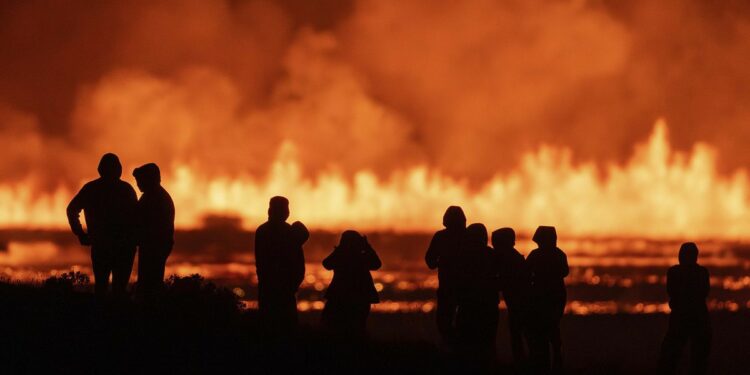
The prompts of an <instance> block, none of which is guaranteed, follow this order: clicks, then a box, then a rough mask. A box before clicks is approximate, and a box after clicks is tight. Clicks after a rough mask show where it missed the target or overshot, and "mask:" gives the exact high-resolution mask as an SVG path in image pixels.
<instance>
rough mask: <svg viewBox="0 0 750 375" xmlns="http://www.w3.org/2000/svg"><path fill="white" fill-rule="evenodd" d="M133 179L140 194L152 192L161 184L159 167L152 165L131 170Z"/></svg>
mask: <svg viewBox="0 0 750 375" xmlns="http://www.w3.org/2000/svg"><path fill="white" fill-rule="evenodd" d="M133 177H135V183H136V185H138V189H139V190H140V191H142V192H146V191H149V190H153V189H155V188H157V187H159V185H160V184H161V172H160V171H159V166H158V165H156V164H154V163H148V164H144V165H142V166H140V167H138V168H136V169H134V170H133Z"/></svg>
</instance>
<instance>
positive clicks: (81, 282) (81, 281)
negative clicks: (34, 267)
mask: <svg viewBox="0 0 750 375" xmlns="http://www.w3.org/2000/svg"><path fill="white" fill-rule="evenodd" d="M89 281H90V280H89V276H88V275H86V274H85V273H81V272H80V271H70V272H64V273H61V274H60V275H57V276H50V277H49V278H47V279H46V280H44V282H42V287H43V288H44V289H46V290H48V291H56V292H62V293H70V292H73V290H74V289H76V288H85V287H87V286H88V285H89Z"/></svg>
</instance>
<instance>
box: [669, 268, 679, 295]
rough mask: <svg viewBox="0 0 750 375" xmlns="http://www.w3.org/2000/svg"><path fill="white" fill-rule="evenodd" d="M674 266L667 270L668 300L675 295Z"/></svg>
mask: <svg viewBox="0 0 750 375" xmlns="http://www.w3.org/2000/svg"><path fill="white" fill-rule="evenodd" d="M674 274H675V268H674V267H672V268H670V269H669V271H667V296H668V297H669V299H670V302H671V300H672V299H674V298H675V296H676V295H677V285H676V283H675V276H674Z"/></svg>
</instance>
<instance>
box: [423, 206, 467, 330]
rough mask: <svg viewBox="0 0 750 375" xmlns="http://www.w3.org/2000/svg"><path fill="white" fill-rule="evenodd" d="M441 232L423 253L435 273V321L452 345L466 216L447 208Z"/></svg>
mask: <svg viewBox="0 0 750 375" xmlns="http://www.w3.org/2000/svg"><path fill="white" fill-rule="evenodd" d="M443 226H444V227H445V229H442V230H439V231H438V232H436V233H435V235H434V236H433V237H432V240H431V241H430V246H429V247H428V248H427V253H426V254H425V262H426V263H427V267H429V268H430V269H431V270H434V269H435V268H437V270H438V283H439V284H438V290H437V312H436V317H435V318H436V322H437V326H438V331H439V332H440V336H441V337H442V339H443V341H444V342H445V343H447V344H449V345H452V344H453V343H454V341H455V339H456V328H455V322H456V309H457V308H458V278H459V272H458V257H459V253H460V249H461V244H462V243H463V240H464V236H465V233H466V215H464V211H463V210H462V209H461V207H458V206H450V207H448V209H447V210H445V214H444V215H443Z"/></svg>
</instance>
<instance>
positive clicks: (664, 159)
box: [0, 120, 750, 238]
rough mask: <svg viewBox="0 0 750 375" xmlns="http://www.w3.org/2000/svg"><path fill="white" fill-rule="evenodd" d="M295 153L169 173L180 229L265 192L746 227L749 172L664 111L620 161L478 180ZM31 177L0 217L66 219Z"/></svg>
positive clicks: (288, 149) (648, 227) (337, 224)
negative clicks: (305, 167) (345, 164)
mask: <svg viewBox="0 0 750 375" xmlns="http://www.w3.org/2000/svg"><path fill="white" fill-rule="evenodd" d="M294 154H295V153H294V145H292V144H291V143H288V142H287V143H285V144H284V146H282V148H281V150H280V152H279V155H278V157H277V158H276V161H275V162H274V163H273V166H272V168H271V172H270V173H269V175H268V176H266V177H265V178H255V177H252V176H249V175H247V176H239V177H236V178H222V177H220V178H213V179H208V178H205V177H203V176H202V175H201V173H200V171H197V170H193V169H190V168H189V167H187V166H177V167H175V168H174V169H173V170H171V171H164V174H165V177H164V184H165V186H166V188H167V189H168V190H169V191H170V193H171V194H172V196H173V198H174V201H175V204H176V207H177V224H178V226H180V227H196V226H199V225H200V223H201V219H202V217H204V215H206V214H209V213H211V214H227V215H237V216H239V217H241V218H242V219H243V223H244V226H245V227H247V228H254V227H255V226H257V225H258V224H259V223H261V222H262V221H264V220H265V215H266V208H267V202H268V198H269V197H271V196H274V195H285V196H287V197H288V198H289V199H290V201H291V209H292V219H294V220H302V221H304V222H305V223H307V224H308V225H309V226H310V227H313V228H325V229H343V228H358V229H362V230H371V229H380V230H389V229H393V230H398V231H408V230H420V231H429V230H434V229H436V228H438V227H439V226H440V220H441V217H442V214H443V211H444V210H445V208H446V207H447V206H448V205H454V204H457V205H461V206H463V208H464V210H465V211H466V213H467V216H468V217H469V220H470V221H471V222H484V223H485V224H487V226H488V227H490V228H496V227H500V226H513V227H515V228H517V229H520V230H532V229H533V228H535V227H536V226H537V225H540V224H549V225H556V226H557V227H558V230H559V232H560V233H564V234H565V235H626V236H630V235H632V236H647V237H675V236H688V237H721V238H739V237H747V236H748V233H750V232H749V231H748V230H747V228H750V200H749V199H748V176H747V171H745V170H744V169H742V170H737V171H735V172H734V174H732V175H729V176H722V175H719V174H718V172H717V169H716V160H715V151H714V150H713V149H712V148H711V147H709V146H707V145H704V144H700V143H699V144H696V145H695V146H694V148H693V150H692V152H690V153H689V154H683V153H677V152H674V151H672V150H671V148H670V145H669V142H668V138H667V126H666V123H665V122H664V121H662V120H659V121H657V123H656V125H655V127H654V130H653V133H652V134H651V136H650V138H649V139H648V140H647V141H646V142H644V143H642V144H639V145H637V146H636V147H635V150H634V153H633V155H632V156H631V158H630V159H629V160H628V161H627V162H626V163H625V164H624V165H614V164H609V165H606V166H604V167H600V166H597V165H596V164H594V163H593V162H588V163H582V164H575V163H573V161H572V152H571V151H570V150H567V149H554V148H550V147H541V148H540V149H539V150H537V151H536V152H531V153H528V154H526V155H525V156H524V157H523V158H522V162H521V164H520V165H518V166H517V168H515V169H514V170H513V171H512V172H511V173H508V174H504V175H500V174H497V175H496V176H495V177H494V178H492V179H491V180H490V181H487V182H486V183H485V184H483V186H481V187H479V188H478V189H472V188H470V187H469V186H467V184H466V183H464V182H462V181H461V180H457V179H454V178H450V177H448V176H446V175H444V174H441V172H440V171H438V170H432V169H429V168H427V167H416V168H412V169H406V170H396V171H394V172H393V173H392V174H391V175H390V178H388V179H385V180H382V179H378V178H377V177H376V175H375V174H374V173H372V172H370V171H366V170H363V171H360V172H358V173H356V174H354V176H353V177H352V178H350V179H349V178H346V177H345V176H343V175H342V174H339V173H337V172H321V173H320V174H318V175H317V176H316V177H314V178H305V177H303V175H302V173H301V170H300V168H299V165H298V163H297V161H296V159H295V156H294ZM33 186H34V183H33V181H26V182H24V183H19V184H15V185H9V184H3V185H0V226H3V227H65V226H66V225H67V223H66V221H65V220H66V219H65V206H66V204H67V202H68V200H69V199H70V197H71V196H72V192H70V191H66V190H65V189H63V188H60V189H58V190H57V191H55V192H54V193H51V194H36V195H35V194H34V188H33Z"/></svg>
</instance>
